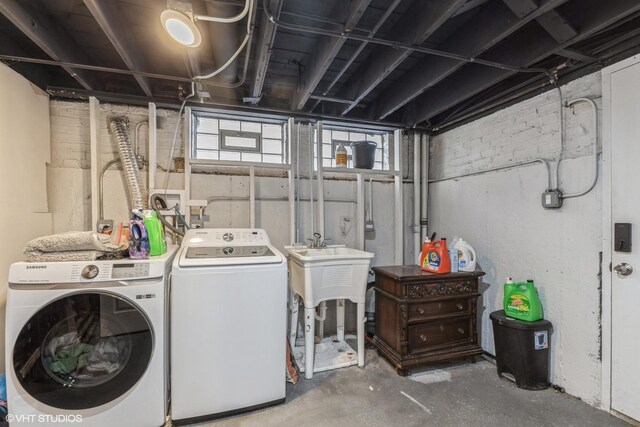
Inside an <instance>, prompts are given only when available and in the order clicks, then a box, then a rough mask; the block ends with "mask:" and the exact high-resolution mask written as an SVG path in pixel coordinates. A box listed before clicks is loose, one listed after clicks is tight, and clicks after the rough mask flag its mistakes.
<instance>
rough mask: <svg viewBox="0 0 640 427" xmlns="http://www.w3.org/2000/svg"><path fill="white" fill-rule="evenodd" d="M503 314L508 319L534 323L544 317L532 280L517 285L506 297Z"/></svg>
mask: <svg viewBox="0 0 640 427" xmlns="http://www.w3.org/2000/svg"><path fill="white" fill-rule="evenodd" d="M504 311H505V314H506V315H507V316H509V317H512V318H514V319H518V320H524V321H528V322H535V321H537V320H540V319H542V318H543V317H544V315H543V312H542V304H541V303H540V297H539V296H538V290H537V289H536V287H535V285H534V284H533V280H527V281H526V282H522V283H517V284H516V285H515V286H514V287H513V288H512V289H511V293H509V296H508V297H507V305H506V307H505V310H504Z"/></svg>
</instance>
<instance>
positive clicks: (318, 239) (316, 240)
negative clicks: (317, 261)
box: [307, 233, 327, 248]
mask: <svg viewBox="0 0 640 427" xmlns="http://www.w3.org/2000/svg"><path fill="white" fill-rule="evenodd" d="M307 241H308V242H309V243H308V244H307V247H308V248H326V247H327V242H326V241H324V240H322V235H321V234H320V233H313V239H307Z"/></svg>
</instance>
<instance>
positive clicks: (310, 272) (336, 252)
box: [285, 245, 373, 308]
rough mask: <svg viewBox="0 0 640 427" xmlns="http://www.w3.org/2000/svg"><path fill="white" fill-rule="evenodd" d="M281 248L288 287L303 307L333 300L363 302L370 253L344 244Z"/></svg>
mask: <svg viewBox="0 0 640 427" xmlns="http://www.w3.org/2000/svg"><path fill="white" fill-rule="evenodd" d="M285 249H286V251H287V252H288V254H289V274H290V279H291V288H292V289H293V291H294V293H296V294H297V295H299V296H300V297H301V298H302V299H303V300H304V305H305V307H308V308H313V307H316V306H317V305H318V304H319V303H320V302H322V301H327V300H334V299H348V300H351V301H352V302H354V303H360V302H362V303H364V294H365V292H366V290H367V279H368V277H369V265H370V263H371V259H372V258H373V254H372V253H371V252H365V251H361V250H358V249H352V248H347V247H345V246H344V245H331V246H327V247H325V248H307V247H304V246H300V247H299V246H285Z"/></svg>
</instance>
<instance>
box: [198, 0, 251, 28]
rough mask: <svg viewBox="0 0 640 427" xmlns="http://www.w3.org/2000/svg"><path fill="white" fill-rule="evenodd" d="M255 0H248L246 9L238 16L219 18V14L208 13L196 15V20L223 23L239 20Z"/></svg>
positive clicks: (245, 5)
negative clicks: (211, 14) (208, 14)
mask: <svg viewBox="0 0 640 427" xmlns="http://www.w3.org/2000/svg"><path fill="white" fill-rule="evenodd" d="M253 2H254V0H247V1H246V2H245V4H244V9H242V12H240V13H239V14H238V15H236V16H231V17H229V18H219V17H217V16H207V15H194V16H193V20H194V21H209V22H222V23H223V24H229V23H231V22H238V21H239V20H241V19H242V18H244V17H245V16H246V15H247V13H248V12H249V6H250V5H252V4H253Z"/></svg>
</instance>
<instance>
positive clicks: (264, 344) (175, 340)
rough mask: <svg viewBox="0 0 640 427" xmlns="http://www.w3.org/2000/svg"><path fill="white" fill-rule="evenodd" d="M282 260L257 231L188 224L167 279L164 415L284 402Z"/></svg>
mask: <svg viewBox="0 0 640 427" xmlns="http://www.w3.org/2000/svg"><path fill="white" fill-rule="evenodd" d="M286 305H287V264H286V258H285V257H284V256H283V255H282V253H281V252H280V251H278V250H277V249H276V248H275V247H274V246H273V245H271V242H270V240H269V237H268V236H267V233H266V232H265V231H264V230H261V229H191V230H189V231H187V233H186V234H185V236H184V240H183V242H182V246H181V248H180V252H179V254H178V256H176V258H175V260H174V263H173V272H172V279H171V416H172V419H173V422H174V424H186V423H194V422H201V421H205V420H207V419H213V418H220V417H223V416H228V415H232V414H236V413H240V412H245V411H249V410H253V409H258V408H262V407H266V406H270V405H274V404H278V403H282V402H284V399H285V385H286V384H285V382H286V380H285V375H286V373H285V363H286V359H285V357H286V356H285V352H286V347H285V346H286V333H287V330H286Z"/></svg>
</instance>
